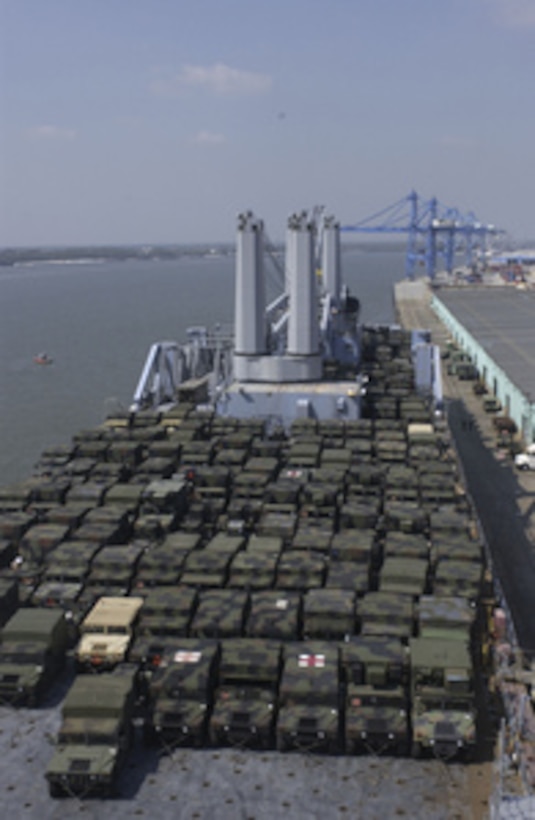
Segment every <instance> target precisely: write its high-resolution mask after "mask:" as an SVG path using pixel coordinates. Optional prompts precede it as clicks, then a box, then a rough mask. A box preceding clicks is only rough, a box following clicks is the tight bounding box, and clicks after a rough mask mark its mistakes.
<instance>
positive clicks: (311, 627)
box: [303, 589, 356, 640]
mask: <svg viewBox="0 0 535 820" xmlns="http://www.w3.org/2000/svg"><path fill="white" fill-rule="evenodd" d="M355 610H356V601H355V593H354V592H352V591H351V590H348V589H309V590H308V592H307V593H306V594H305V596H304V599H303V638H304V639H305V640H309V639H315V638H325V639H326V640H342V639H343V638H345V637H346V636H349V635H354V634H355V630H356V624H355Z"/></svg>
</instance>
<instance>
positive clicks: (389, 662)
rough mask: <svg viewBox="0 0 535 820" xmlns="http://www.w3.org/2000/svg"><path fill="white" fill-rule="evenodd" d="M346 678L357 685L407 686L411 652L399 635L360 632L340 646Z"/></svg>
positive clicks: (346, 680)
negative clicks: (396, 636) (364, 633)
mask: <svg viewBox="0 0 535 820" xmlns="http://www.w3.org/2000/svg"><path fill="white" fill-rule="evenodd" d="M340 654H341V665H342V673H343V680H344V681H345V682H346V683H348V684H349V683H353V684H355V685H357V686H361V685H363V684H367V685H368V686H378V687H392V686H405V685H406V684H407V681H408V679H409V660H410V659H409V653H408V650H407V648H406V647H405V646H404V645H403V643H402V642H401V640H400V639H399V638H387V637H383V636H380V635H357V636H354V637H351V638H350V639H349V641H346V642H344V643H343V644H342V645H341V647H340Z"/></svg>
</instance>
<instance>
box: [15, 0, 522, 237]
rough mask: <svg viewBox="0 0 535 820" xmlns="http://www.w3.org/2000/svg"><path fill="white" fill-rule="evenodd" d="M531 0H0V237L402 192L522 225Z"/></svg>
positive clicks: (356, 209)
mask: <svg viewBox="0 0 535 820" xmlns="http://www.w3.org/2000/svg"><path fill="white" fill-rule="evenodd" d="M534 96H535V0H441V2H432V1H431V0H263V1H262V2H260V0H190V1H189V2H185V0H0V247H6V246H8V247H11V246H28V245H58V244H61V245H63V244H65V245H80V244H122V243H141V244H144V243H160V242H163V243H183V242H185V243H190V242H204V241H206V242H220V241H222V242H224V241H233V237H234V233H235V225H236V215H237V214H238V213H239V212H241V211H243V210H249V209H250V210H252V211H254V212H255V214H256V215H257V216H259V217H261V218H262V219H263V220H264V221H265V223H266V228H267V232H268V234H269V236H270V237H272V238H273V239H279V238H282V236H283V235H284V229H285V223H286V219H287V217H288V215H289V214H290V213H292V212H294V211H297V210H298V211H300V210H303V209H309V208H312V207H313V206H314V205H318V204H320V205H325V206H326V208H327V209H328V211H329V212H330V213H333V214H334V215H335V216H336V217H337V218H338V219H339V220H340V222H341V223H342V224H353V223H356V222H360V221H361V220H362V219H364V218H366V217H367V216H368V215H370V214H373V213H375V212H376V211H379V210H382V209H383V208H386V207H388V206H389V205H391V204H392V203H395V202H397V201H399V200H401V199H403V197H405V196H407V195H408V194H409V192H410V191H411V190H416V191H417V192H418V194H419V195H420V196H421V197H423V198H424V199H430V198H431V197H433V196H436V197H437V198H438V199H439V200H440V202H441V203H444V204H445V205H446V206H449V207H456V208H458V209H459V210H460V211H461V212H468V211H472V212H474V213H475V214H476V215H477V217H478V218H479V219H480V220H482V221H483V222H488V223H492V224H494V225H498V226H500V227H502V228H504V229H506V230H507V231H508V232H509V233H510V234H511V235H512V236H513V237H514V238H516V239H522V238H528V237H533V238H535V211H534V209H533V207H532V203H533V200H534V198H535V185H534V181H535V172H534V168H535V164H534V161H533V160H534V154H535V100H534Z"/></svg>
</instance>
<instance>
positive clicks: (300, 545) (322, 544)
mask: <svg viewBox="0 0 535 820" xmlns="http://www.w3.org/2000/svg"><path fill="white" fill-rule="evenodd" d="M301 514H302V515H303V513H301ZM333 528H334V521H333V520H332V519H329V518H327V517H325V518H323V517H322V518H320V519H319V520H318V519H315V518H307V517H301V518H300V519H299V526H298V528H297V532H296V534H295V535H294V537H293V538H292V544H291V548H292V549H293V550H314V552H317V553H322V554H323V555H327V554H328V553H329V550H330V547H331V542H332V538H333Z"/></svg>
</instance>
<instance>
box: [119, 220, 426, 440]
mask: <svg viewBox="0 0 535 820" xmlns="http://www.w3.org/2000/svg"><path fill="white" fill-rule="evenodd" d="M265 245H266V237H265V230H264V223H263V221H262V220H261V219H259V218H257V217H256V216H255V215H254V214H253V213H252V212H251V211H246V212H244V213H242V214H240V215H239V216H238V220H237V243H236V278H235V314H234V316H235V324H234V333H233V335H232V334H230V335H229V334H228V333H224V332H223V331H222V330H221V328H220V327H218V328H216V329H215V330H214V331H209V330H208V329H207V328H204V327H193V328H190V329H189V330H188V334H187V335H188V338H187V341H186V343H185V344H183V345H179V344H177V343H176V342H157V343H156V344H154V345H153V346H152V347H151V349H150V351H149V355H148V357H147V361H146V363H145V367H144V369H143V372H142V375H141V378H140V381H139V384H138V386H137V389H136V391H135V394H134V398H133V403H132V405H131V410H132V411H133V412H135V411H137V410H139V409H146V408H149V407H150V408H156V407H162V406H164V407H165V406H166V405H168V404H174V403H176V402H177V401H180V400H194V401H196V402H197V403H203V402H205V403H209V404H211V405H212V406H213V407H214V408H215V410H216V412H217V414H218V415H221V416H232V417H235V418H250V417H253V416H254V417H260V418H262V419H264V420H268V421H269V422H270V423H272V424H278V425H282V426H284V427H285V428H289V426H290V424H291V422H292V421H293V420H294V419H296V418H312V419H318V420H327V419H339V420H340V421H352V420H356V419H358V418H360V417H361V415H362V413H361V399H362V396H363V395H364V394H365V390H366V387H365V379H364V380H363V379H362V377H361V374H360V358H361V357H360V351H361V339H360V333H361V330H360V327H359V325H358V319H359V310H360V303H359V300H358V299H357V298H356V297H354V296H353V295H351V294H350V293H349V290H348V288H347V286H346V285H345V284H344V283H343V281H342V273H341V265H340V257H341V248H340V226H339V223H338V222H337V221H336V219H335V218H334V217H332V216H325V215H324V213H323V209H315V210H314V211H313V212H312V214H309V213H308V212H306V211H302V212H301V213H296V214H292V215H291V216H290V217H289V219H288V222H287V229H286V250H285V267H284V277H283V280H284V281H283V283H282V288H281V292H280V293H279V294H278V295H276V297H275V298H274V299H272V300H271V301H270V302H269V303H268V301H267V282H266V279H267V276H266V269H265ZM412 348H413V357H414V363H415V374H416V383H417V386H418V388H419V389H420V390H421V391H423V392H426V393H428V394H432V395H433V396H434V399H435V401H437V402H440V400H441V398H442V395H441V383H440V367H439V354H438V349H437V348H436V347H435V346H433V345H430V344H429V336H428V334H426V333H425V332H424V331H421V332H418V331H416V332H414V333H413V344H412Z"/></svg>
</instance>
